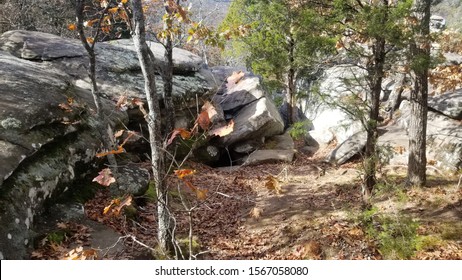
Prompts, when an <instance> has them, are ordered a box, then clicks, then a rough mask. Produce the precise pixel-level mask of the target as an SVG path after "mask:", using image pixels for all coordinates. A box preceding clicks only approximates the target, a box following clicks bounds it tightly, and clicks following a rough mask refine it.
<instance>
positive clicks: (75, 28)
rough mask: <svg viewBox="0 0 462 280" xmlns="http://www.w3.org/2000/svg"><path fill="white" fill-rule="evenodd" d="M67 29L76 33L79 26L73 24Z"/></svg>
mask: <svg viewBox="0 0 462 280" xmlns="http://www.w3.org/2000/svg"><path fill="white" fill-rule="evenodd" d="M67 29H69V30H70V31H75V30H77V25H75V24H74V23H71V24H69V25H68V26H67Z"/></svg>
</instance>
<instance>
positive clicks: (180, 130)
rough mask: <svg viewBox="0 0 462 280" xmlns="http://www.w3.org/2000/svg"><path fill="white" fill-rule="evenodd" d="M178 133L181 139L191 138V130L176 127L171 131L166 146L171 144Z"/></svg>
mask: <svg viewBox="0 0 462 280" xmlns="http://www.w3.org/2000/svg"><path fill="white" fill-rule="evenodd" d="M178 135H180V136H181V138H182V139H183V140H186V139H189V138H191V132H189V131H187V130H186V129H184V128H176V129H175V130H173V132H172V136H170V138H169V139H168V141H167V146H168V145H170V144H172V142H173V140H174V139H175V138H176V137H177V136H178Z"/></svg>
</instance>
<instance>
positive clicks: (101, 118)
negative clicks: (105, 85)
mask: <svg viewBox="0 0 462 280" xmlns="http://www.w3.org/2000/svg"><path fill="white" fill-rule="evenodd" d="M84 4H85V1H84V0H78V1H77V2H76V17H77V31H78V33H79V37H80V41H81V42H82V45H83V46H84V48H85V50H86V51H87V55H88V58H89V60H90V61H89V67H88V77H89V78H90V81H91V94H92V96H93V101H94V103H95V107H96V118H97V122H96V126H97V127H96V130H97V131H98V132H99V133H100V136H101V139H102V140H103V145H104V148H105V149H107V150H109V151H110V150H114V149H116V147H114V145H113V143H112V141H111V139H112V137H113V135H110V134H109V132H108V131H109V130H108V127H109V122H108V120H107V118H106V116H105V115H104V112H103V105H102V101H101V96H100V93H99V91H98V84H97V82H96V54H95V49H94V47H95V44H96V41H97V40H98V38H97V37H98V34H99V32H98V33H97V34H96V36H95V38H93V39H94V43H92V44H91V45H90V44H89V43H88V41H87V37H86V36H85V33H84V31H83V10H84ZM108 8H109V5H108V6H107V7H106V8H105V9H104V10H103V11H102V14H101V16H100V22H101V20H102V18H103V16H104V15H105V14H106V12H107V10H108ZM99 25H100V24H99V23H98V27H99ZM98 27H97V28H98ZM107 159H108V162H109V165H110V168H111V171H112V173H113V175H114V177H115V178H116V179H117V175H118V174H117V160H116V158H115V156H114V155H113V154H109V155H107ZM111 194H112V195H119V194H120V193H119V188H118V184H117V180H116V183H115V184H112V185H111Z"/></svg>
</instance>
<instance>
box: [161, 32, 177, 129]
mask: <svg viewBox="0 0 462 280" xmlns="http://www.w3.org/2000/svg"><path fill="white" fill-rule="evenodd" d="M164 56H165V65H164V67H163V69H162V80H163V82H164V94H163V96H162V97H163V100H164V106H165V112H166V116H165V117H166V118H165V133H164V135H167V134H168V133H170V132H172V131H173V128H174V125H175V107H174V105H173V97H172V95H173V42H172V39H171V38H170V37H167V41H166V44H165V53H164Z"/></svg>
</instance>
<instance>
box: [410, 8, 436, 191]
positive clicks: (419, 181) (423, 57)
mask: <svg viewBox="0 0 462 280" xmlns="http://www.w3.org/2000/svg"><path fill="white" fill-rule="evenodd" d="M430 5H431V0H415V2H414V9H415V11H414V15H415V17H416V18H417V20H418V23H417V25H416V26H415V33H414V40H413V42H412V43H411V61H412V60H413V61H412V62H411V65H412V71H413V72H414V75H415V81H414V88H413V89H412V91H411V98H410V101H411V116H410V122H409V161H408V184H410V185H415V186H424V185H425V184H426V179H427V178H426V170H427V157H426V144H427V143H426V140H427V113H428V68H429V63H430V40H429V34H430Z"/></svg>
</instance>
